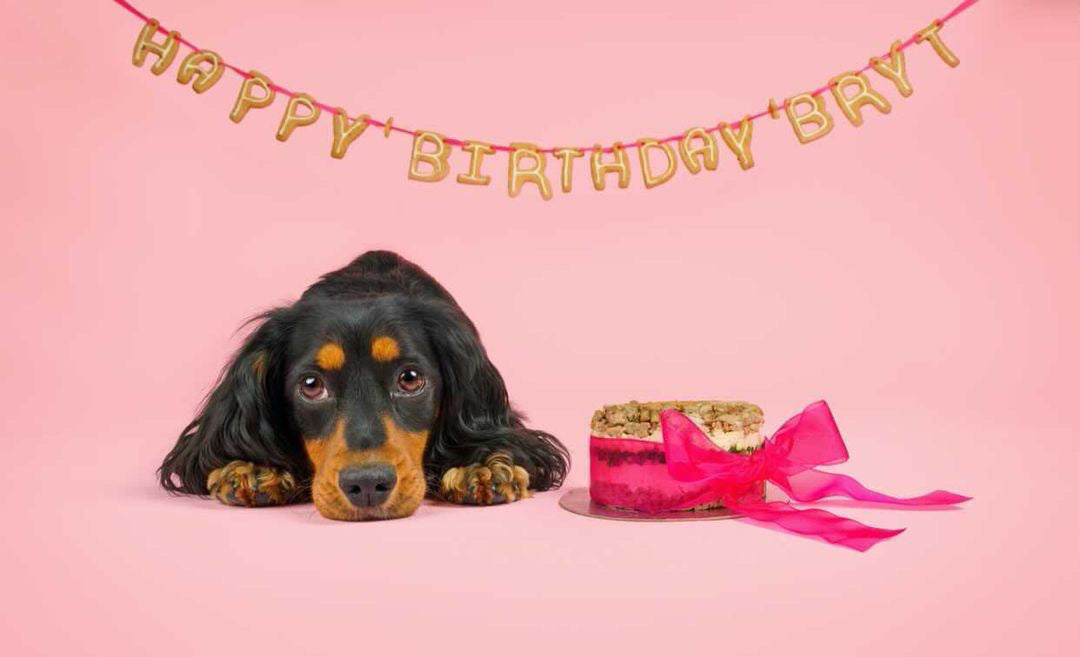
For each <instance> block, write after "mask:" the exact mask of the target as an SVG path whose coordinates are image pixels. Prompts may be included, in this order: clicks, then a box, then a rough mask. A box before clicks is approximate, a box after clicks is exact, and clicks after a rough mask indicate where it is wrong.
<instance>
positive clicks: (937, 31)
mask: <svg viewBox="0 0 1080 657" xmlns="http://www.w3.org/2000/svg"><path fill="white" fill-rule="evenodd" d="M977 1H978V0H965V1H964V2H962V3H961V4H960V5H958V6H957V7H956V8H955V9H953V10H952V11H951V12H949V13H948V14H946V15H945V16H944V17H942V18H939V19H935V20H934V21H933V22H931V23H930V25H929V26H927V27H925V28H923V29H922V30H919V31H918V32H916V33H915V34H914V35H912V36H910V37H908V38H907V39H905V40H902V41H901V40H897V41H894V42H893V44H892V46H891V47H890V48H889V52H888V54H886V55H883V56H879V57H871V58H870V60H869V62H868V63H867V64H866V66H864V67H862V68H860V69H858V70H853V71H848V72H845V73H841V74H839V75H836V76H833V77H832V78H831V79H830V80H829V82H828V84H826V85H824V86H822V87H820V88H817V89H814V90H812V91H807V92H804V93H800V94H796V95H793V96H790V97H788V98H785V99H784V101H783V102H782V103H780V104H777V103H776V101H775V100H773V99H769V103H768V107H767V108H766V109H764V110H762V111H760V112H758V113H756V114H748V115H745V116H743V118H742V119H740V120H738V121H735V122H733V123H730V124H729V123H726V122H720V123H717V124H716V125H714V126H712V127H704V126H703V127H693V128H690V129H689V130H686V131H685V132H683V133H682V134H679V135H673V136H670V137H666V138H664V139H653V138H641V139H638V140H636V141H634V142H628V143H626V144H624V143H623V142H615V143H614V144H610V145H606V146H605V145H601V144H594V145H593V146H592V147H570V146H564V147H553V148H541V147H540V146H537V145H536V144H532V143H526V142H513V143H511V144H509V145H508V146H502V145H495V144H491V143H488V142H484V141H479V140H472V139H464V140H462V139H455V138H451V137H446V136H444V135H442V134H440V133H437V132H434V131H430V130H409V129H405V128H402V127H399V126H395V125H394V119H393V117H390V118H388V119H386V120H385V121H379V120H377V119H373V118H372V117H371V116H370V115H368V114H359V115H355V116H351V115H350V114H349V113H348V112H346V111H345V109H343V108H341V107H335V106H331V105H326V104H324V103H320V102H318V101H316V100H315V99H314V98H313V97H312V96H310V95H309V94H306V93H301V92H293V91H289V90H288V89H285V88H284V87H282V86H280V85H277V84H274V83H273V82H272V81H271V80H270V78H269V77H267V76H266V75H264V74H262V73H260V72H258V71H255V70H244V69H241V68H239V67H236V66H233V65H231V64H227V63H226V62H225V61H224V60H222V58H221V56H220V55H218V54H217V53H215V52H213V51H210V50H203V49H201V48H197V47H196V46H194V45H193V44H191V43H190V42H188V41H186V40H185V39H183V38H182V37H181V36H180V33H179V32H176V31H173V30H165V29H164V28H162V27H161V25H160V24H159V23H158V21H157V20H155V19H152V18H148V17H147V16H145V15H144V14H142V13H141V12H139V10H137V9H136V8H135V7H133V6H132V5H131V4H130V3H128V2H127V1H126V0H115V2H117V4H119V5H121V6H122V7H124V8H125V9H127V10H128V11H130V12H131V13H132V14H134V15H135V16H137V17H139V18H140V19H141V20H142V21H143V26H142V28H141V29H140V30H139V35H138V37H137V38H136V39H135V47H134V50H133V52H132V55H131V61H132V63H133V64H134V65H135V66H137V67H142V66H143V65H144V64H145V63H146V60H147V56H148V55H153V57H154V61H153V63H152V64H151V65H150V72H151V73H153V74H154V75H161V74H162V73H165V72H166V71H167V70H169V67H170V66H172V64H173V62H174V60H175V59H176V56H177V54H178V52H179V48H180V45H181V44H183V45H184V46H186V47H188V48H189V49H190V50H191V52H190V53H189V54H188V55H186V56H185V57H184V58H183V59H182V60H181V61H180V64H179V65H178V66H177V68H176V81H177V82H179V83H180V84H183V85H187V84H190V85H191V88H192V89H193V90H194V91H195V93H197V94H201V93H203V92H205V91H206V90H208V89H210V88H211V87H213V86H214V85H216V84H217V83H218V82H219V81H220V80H221V78H222V76H223V75H224V73H225V69H229V70H231V71H232V72H234V73H236V74H238V75H239V76H240V78H241V82H240V88H239V90H238V91H237V94H236V99H235V101H234V102H233V106H232V109H231V110H230V112H229V119H231V120H232V121H233V122H234V123H240V122H241V121H243V120H244V117H245V116H247V114H248V112H250V111H251V110H262V109H266V108H268V107H270V106H271V105H273V104H274V102H275V101H276V100H277V97H278V96H279V95H281V96H284V97H285V98H286V99H287V100H286V101H285V106H284V110H283V111H282V114H281V121H280V122H279V124H278V129H277V135H276V136H277V139H278V140H279V141H282V142H284V141H288V139H289V137H290V136H291V135H292V134H293V132H294V131H295V130H296V129H297V128H303V127H307V126H311V125H313V124H315V123H316V122H318V121H319V119H320V118H321V117H322V114H323V112H327V113H329V114H330V115H331V117H330V118H331V120H330V126H331V129H332V132H331V137H332V141H331V143H330V156H331V157H332V158H335V159H343V158H344V157H345V155H346V154H347V153H348V152H349V148H350V146H351V145H352V144H353V142H354V141H356V140H357V138H359V137H360V136H361V135H363V134H364V133H365V131H366V130H367V129H368V128H369V127H376V128H381V131H382V133H383V136H384V137H389V136H390V135H391V134H392V133H401V134H406V135H410V136H412V150H411V152H410V155H409V170H408V177H409V179H410V180H416V181H419V182H429V183H434V182H440V181H442V180H445V179H446V178H447V177H448V176H449V175H450V174H451V165H450V158H451V155H452V154H453V153H454V152H455V149H458V150H460V151H461V153H462V154H463V158H462V159H463V160H464V161H465V166H464V167H463V170H462V171H461V172H460V173H458V174H457V175H456V176H455V180H456V181H457V182H458V183H460V184H462V185H490V184H491V176H490V175H488V174H487V173H485V172H484V165H485V164H486V163H487V160H486V159H485V158H487V157H488V156H491V155H494V154H495V153H496V152H503V153H506V154H507V160H508V161H507V169H506V170H507V175H506V178H507V191H508V192H509V194H510V196H511V197H516V196H518V195H519V194H520V193H521V191H522V190H523V189H525V188H526V187H529V188H535V189H536V191H537V193H538V194H539V196H540V197H541V198H543V199H544V200H550V199H551V198H552V196H553V195H554V192H553V191H552V188H553V184H552V180H554V179H557V182H558V187H559V189H560V190H561V191H562V193H569V192H570V191H572V190H573V184H574V169H575V166H580V165H585V166H587V168H588V173H589V180H590V182H591V183H592V186H593V188H594V189H596V190H597V191H603V190H604V189H606V188H607V185H608V183H609V181H611V180H614V182H615V185H617V186H618V187H619V188H626V187H629V186H630V179H631V156H630V154H629V153H628V151H629V150H631V149H636V150H637V161H638V164H637V168H638V169H639V170H640V177H641V182H642V184H643V185H644V186H645V188H646V189H652V188H653V187H657V186H658V185H662V184H664V183H666V182H668V181H669V180H671V178H672V177H673V176H674V175H675V173H676V170H677V169H678V168H679V163H681V164H682V167H683V168H684V169H686V171H687V172H689V173H690V174H693V175H696V174H699V173H701V172H702V171H715V170H716V169H717V167H718V166H719V164H720V157H721V151H722V150H725V149H726V150H727V151H730V154H731V156H733V157H734V159H735V161H736V162H737V163H738V165H739V167H740V168H741V169H742V170H744V171H745V170H747V169H750V168H751V167H753V166H754V156H753V153H752V151H751V138H752V137H753V128H754V122H755V121H756V120H757V119H761V118H764V117H766V116H767V117H769V118H771V119H779V118H781V116H784V117H786V119H787V122H788V123H789V124H790V125H791V129H792V130H793V131H794V133H795V138H796V139H798V141H799V143H800V144H809V143H811V142H813V141H817V140H818V139H821V138H822V137H824V136H826V135H827V134H829V132H831V131H832V129H833V126H834V124H835V122H836V119H835V118H834V115H833V113H830V111H829V109H828V108H827V106H826V103H825V97H826V95H831V97H832V99H833V102H834V103H835V106H836V109H835V110H834V112H835V111H839V113H840V114H842V115H843V117H844V118H845V119H846V120H847V121H848V122H849V123H851V125H853V126H856V127H858V126H860V125H862V123H863V112H864V110H865V109H867V108H873V109H874V110H876V111H878V112H880V113H882V114H888V113H889V112H890V111H892V104H891V103H890V102H889V101H888V99H886V98H885V96H883V95H882V94H881V93H880V91H878V90H877V89H875V88H874V87H873V85H872V84H871V81H870V78H869V77H868V76H867V72H869V71H873V72H874V73H876V74H877V75H878V76H880V78H881V80H880V82H881V83H884V84H887V85H891V86H893V87H894V88H895V89H896V92H897V93H899V94H900V95H901V96H903V97H905V98H906V97H907V96H910V95H911V94H912V91H913V89H912V87H911V82H910V80H909V79H908V74H907V63H906V60H905V57H904V50H905V49H907V48H909V47H911V46H913V45H917V44H924V43H925V44H928V45H929V47H930V48H932V49H933V51H934V52H935V53H937V56H938V57H939V58H940V59H941V61H943V62H944V63H945V64H947V65H949V66H950V67H955V66H957V65H958V64H959V63H960V60H959V59H957V57H956V55H955V54H954V53H953V52H952V50H950V49H949V47H948V46H947V45H946V44H945V41H944V40H943V39H942V37H941V30H942V28H943V27H944V25H945V23H947V22H948V21H950V20H952V19H953V18H954V17H955V16H956V15H958V14H959V13H960V12H962V11H964V10H966V9H968V8H969V7H970V6H971V5H973V4H975V3H976V2H977ZM159 34H161V35H164V36H163V37H160V38H159ZM672 144H674V146H672ZM549 156H550V157H551V158H553V159H554V160H555V162H554V163H549V161H548V158H549ZM579 159H580V160H582V162H581V163H580V165H579V164H578V163H577V160H579ZM549 164H552V165H553V167H552V168H553V169H554V170H552V171H549Z"/></svg>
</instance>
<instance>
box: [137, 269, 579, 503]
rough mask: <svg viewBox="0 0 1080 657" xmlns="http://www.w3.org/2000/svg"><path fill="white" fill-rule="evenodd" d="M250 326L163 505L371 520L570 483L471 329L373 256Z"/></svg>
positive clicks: (554, 449)
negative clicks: (209, 501)
mask: <svg viewBox="0 0 1080 657" xmlns="http://www.w3.org/2000/svg"><path fill="white" fill-rule="evenodd" d="M250 321H252V322H256V323H257V326H256V328H255V329H254V330H253V331H252V332H251V334H250V336H249V337H248V338H247V339H246V341H245V342H244V344H243V345H242V346H241V347H240V349H239V350H238V351H237V353H236V354H235V355H234V356H233V358H232V360H231V361H230V362H229V364H228V365H227V366H226V367H225V369H224V370H223V371H222V374H221V375H220V377H219V379H218V382H217V385H216V386H215V388H214V389H213V390H212V391H211V392H210V394H209V395H208V396H207V398H206V399H205V400H204V402H203V404H202V406H201V408H200V409H199V411H198V413H197V414H196V416H195V418H194V419H193V420H192V421H191V423H190V424H188V425H187V427H185V428H184V430H183V432H181V434H180V437H179V439H178V440H177V442H176V445H175V446H174V447H173V449H172V451H170V452H169V454H168V455H167V456H166V457H165V460H164V462H163V463H162V465H161V468H160V469H159V470H158V476H159V479H160V483H161V485H162V486H163V487H164V488H165V489H166V490H167V491H170V492H172V493H177V494H192V495H210V496H212V497H214V498H216V499H217V500H219V501H221V502H223V503H225V504H229V505H236V506H248V507H255V506H267V505H276V504H288V503H295V502H305V501H309V500H310V501H314V503H315V507H316V508H317V509H318V511H319V513H321V514H322V515H323V516H325V517H327V518H331V519H335V520H369V519H386V518H401V517H405V516H408V515H411V514H412V513H413V512H414V511H415V510H416V509H417V507H419V506H420V503H421V502H422V500H423V499H424V497H425V496H427V495H431V496H433V497H437V498H441V499H443V500H446V501H449V502H453V503H458V504H475V505H490V504H502V503H508V502H513V501H515V500H520V499H523V498H525V497H527V496H529V494H530V491H531V490H538V491H543V490H548V489H551V488H557V487H558V486H560V485H561V484H562V482H563V479H564V478H565V476H566V473H567V470H568V469H569V466H570V460H569V453H568V452H567V450H566V448H565V447H564V446H563V444H562V443H561V442H559V440H558V439H557V438H555V437H554V436H552V435H551V434H549V433H546V432H544V431H538V430H535V429H530V428H527V427H526V426H525V424H524V419H525V418H524V416H523V415H522V414H520V413H519V412H517V411H516V410H515V409H514V408H513V407H512V406H511V404H510V400H509V398H508V395H507V391H506V385H505V383H504V382H503V378H502V376H501V375H500V374H499V371H498V370H497V369H496V368H495V366H494V365H493V364H492V363H491V361H490V360H489V359H488V356H487V353H486V352H485V350H484V347H483V345H482V344H481V342H480V336H479V333H478V332H477V330H476V327H475V326H474V325H473V323H472V321H471V320H470V319H469V318H468V317H467V316H466V315H465V313H464V312H463V311H462V310H461V307H460V306H459V305H458V304H457V302H456V301H455V300H454V298H453V297H452V296H450V293H449V292H447V291H446V290H445V289H444V288H443V287H442V285H440V284H439V283H438V282H437V281H436V280H435V279H434V278H432V277H431V276H430V275H429V274H428V273H427V272H425V271H424V270H423V269H421V268H420V267H418V266H417V265H415V264H414V263H412V262H409V261H408V260H406V259H405V258H403V257H401V256H399V255H398V254H396V253H393V252H389V251H369V252H367V253H364V254H362V255H360V256H359V257H357V258H356V259H355V260H353V261H352V262H351V263H350V264H349V265H347V266H346V267H344V268H342V269H339V270H337V271H333V272H330V273H328V274H326V275H324V276H322V277H321V278H320V279H319V280H318V281H317V282H316V283H314V284H313V285H312V286H311V287H309V288H308V289H307V290H306V291H305V292H304V293H303V295H302V296H301V297H300V299H299V300H298V301H296V302H295V303H294V304H292V305H290V306H286V307H280V308H276V309H273V310H270V311H268V312H265V313H263V314H261V315H258V316H257V317H255V318H254V319H253V320H250Z"/></svg>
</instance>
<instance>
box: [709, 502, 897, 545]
mask: <svg viewBox="0 0 1080 657" xmlns="http://www.w3.org/2000/svg"><path fill="white" fill-rule="evenodd" d="M730 508H731V509H732V510H734V511H738V512H739V513H742V514H743V515H745V516H747V517H748V518H753V519H754V520H758V521H761V522H771V523H773V524H775V525H779V526H780V527H783V528H784V529H786V530H788V531H792V532H795V533H797V534H804V535H807V536H817V537H820V538H823V539H825V540H826V541H828V542H830V543H834V544H836V545H842V546H844V547H848V548H851V549H853V550H858V551H859V552H866V551H867V550H869V549H870V548H872V547H874V546H875V545H877V544H878V543H880V542H881V541H884V540H885V539H888V538H892V537H893V536H896V535H897V534H899V533H900V532H902V531H904V530H903V529H880V528H878V527H870V526H869V525H864V524H862V523H861V522H858V521H857V520H852V519H850V518H844V517H841V516H838V515H836V514H833V513H829V512H828V511H825V510H823V509H796V508H795V507H793V506H791V505H790V504H788V503H787V502H760V503H749V504H741V503H740V504H735V505H733V506H731V507H730Z"/></svg>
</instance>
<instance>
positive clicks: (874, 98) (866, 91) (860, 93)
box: [829, 73, 892, 127]
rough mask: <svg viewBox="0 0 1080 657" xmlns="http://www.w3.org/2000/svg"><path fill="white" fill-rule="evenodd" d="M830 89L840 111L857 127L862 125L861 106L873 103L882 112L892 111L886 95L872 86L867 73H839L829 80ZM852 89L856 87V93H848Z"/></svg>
mask: <svg viewBox="0 0 1080 657" xmlns="http://www.w3.org/2000/svg"><path fill="white" fill-rule="evenodd" d="M829 89H830V90H831V91H832V94H833V98H835V99H836V104H837V105H839V106H840V111H841V112H843V113H844V116H846V117H847V120H848V121H851V125H853V126H855V127H858V126H860V125H862V122H863V117H862V110H861V109H859V108H860V107H862V106H863V105H872V106H873V107H874V108H876V109H877V110H878V111H879V112H881V113H882V114H888V113H889V112H891V111H892V105H890V104H889V101H888V100H886V98H885V96H882V95H881V94H879V93H878V92H876V91H874V90H873V89H872V88H871V87H870V80H867V79H866V74H865V73H842V74H840V75H837V76H836V77H834V78H833V79H831V80H829ZM851 89H855V93H854V94H849V93H848V92H849V91H850V90H851Z"/></svg>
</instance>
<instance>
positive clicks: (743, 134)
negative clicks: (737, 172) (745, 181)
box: [719, 116, 754, 171]
mask: <svg viewBox="0 0 1080 657" xmlns="http://www.w3.org/2000/svg"><path fill="white" fill-rule="evenodd" d="M719 132H720V138H721V139H723V140H724V143H725V144H726V145H727V147H728V148H729V149H731V152H732V153H734V154H735V158H736V159H738V160H739V167H740V168H741V169H742V170H743V171H746V170H747V169H749V168H750V167H752V166H754V155H753V153H751V152H750V138H751V137H752V136H753V134H754V122H753V121H751V120H750V117H749V116H744V117H743V119H742V121H739V131H738V132H735V131H733V130H732V129H731V126H729V125H728V124H726V123H721V124H720V126H719Z"/></svg>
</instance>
